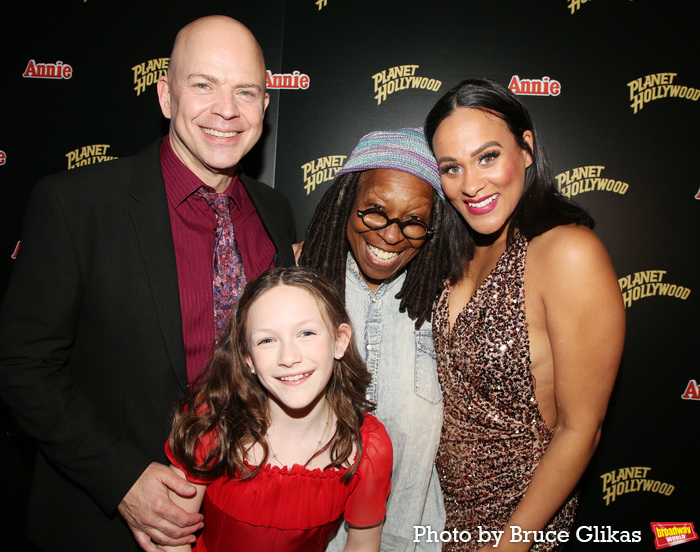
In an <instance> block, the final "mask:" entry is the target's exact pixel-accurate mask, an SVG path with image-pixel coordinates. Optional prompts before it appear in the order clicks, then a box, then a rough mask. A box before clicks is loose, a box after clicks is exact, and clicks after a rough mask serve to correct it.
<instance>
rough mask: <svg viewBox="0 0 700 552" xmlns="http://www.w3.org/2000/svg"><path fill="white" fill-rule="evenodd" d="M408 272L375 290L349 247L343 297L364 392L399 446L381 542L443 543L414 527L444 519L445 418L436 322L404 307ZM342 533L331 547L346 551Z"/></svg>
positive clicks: (420, 546)
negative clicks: (419, 535)
mask: <svg viewBox="0 0 700 552" xmlns="http://www.w3.org/2000/svg"><path fill="white" fill-rule="evenodd" d="M405 278H406V274H405V272H404V273H402V274H400V275H399V276H398V277H397V278H395V279H393V280H391V281H390V282H384V283H382V284H381V285H380V286H379V288H378V289H377V291H376V292H375V293H372V292H371V291H370V289H369V287H368V286H367V284H366V283H365V281H364V280H363V279H362V276H361V275H360V272H359V269H358V267H357V264H356V263H355V261H354V259H353V258H352V256H351V255H348V261H347V265H346V271H345V304H346V307H347V309H348V313H349V314H350V318H351V320H352V324H353V331H354V335H355V343H356V344H357V346H358V348H359V350H360V353H361V354H362V356H363V359H364V361H365V362H366V363H367V368H368V369H369V371H370V372H371V374H372V383H371V384H370V386H369V388H368V390H367V397H368V398H369V399H370V400H371V401H373V402H374V403H376V405H377V410H376V411H375V412H374V415H375V416H376V417H377V418H378V419H379V420H380V421H381V422H382V423H383V424H384V426H385V427H386V430H387V432H388V433H389V437H391V443H392V445H393V447H394V468H393V471H392V475H391V494H390V495H389V500H388V501H387V514H386V519H385V521H384V528H383V530H382V545H381V550H382V551H389V550H401V551H402V552H403V551H414V550H421V551H422V550H434V551H438V550H440V548H441V543H439V542H438V543H426V542H423V541H424V540H427V539H422V541H421V542H418V543H416V542H414V540H415V538H416V537H415V535H416V530H415V529H414V527H416V526H430V527H431V529H432V530H434V531H437V532H438V534H440V532H441V531H442V530H443V528H444V524H445V510H444V506H443V502H442V493H441V491H440V483H439V480H438V476H437V472H436V471H435V468H434V464H433V462H434V460H435V453H436V451H437V446H438V443H439V441H440V428H441V426H442V393H441V391H440V384H439V383H438V379H437V368H436V359H435V350H434V348H433V335H432V327H431V324H430V323H428V322H426V323H424V324H423V325H422V326H421V328H420V329H419V330H416V329H415V322H414V321H413V320H411V319H410V318H409V317H408V314H407V313H405V312H404V313H402V312H399V304H400V301H399V300H398V299H396V297H395V296H396V294H397V293H398V292H399V291H400V290H401V286H402V285H403V282H404V280H405ZM345 539H346V532H345V529H344V524H342V525H341V529H340V530H339V531H338V535H337V537H336V538H334V539H333V540H332V541H331V543H330V544H329V545H328V551H329V552H339V551H342V550H343V547H344V544H345ZM435 540H438V539H435Z"/></svg>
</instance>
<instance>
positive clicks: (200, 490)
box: [160, 464, 207, 552]
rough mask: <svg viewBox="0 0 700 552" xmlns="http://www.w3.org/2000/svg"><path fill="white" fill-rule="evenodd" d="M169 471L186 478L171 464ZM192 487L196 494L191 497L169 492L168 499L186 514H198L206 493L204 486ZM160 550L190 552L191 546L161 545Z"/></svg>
mask: <svg viewBox="0 0 700 552" xmlns="http://www.w3.org/2000/svg"><path fill="white" fill-rule="evenodd" d="M170 469H171V470H173V471H174V472H175V473H176V474H177V475H179V476H180V477H182V478H183V479H186V478H187V476H186V475H185V473H184V472H183V471H182V470H181V469H180V468H176V467H175V466H173V465H172V464H171V465H170ZM192 485H194V487H195V489H197V493H196V494H195V495H194V496H192V497H183V496H180V495H179V494H177V493H175V492H173V491H171V490H169V491H168V492H169V494H170V499H171V500H172V501H173V502H174V503H175V504H177V505H178V506H180V507H181V508H182V509H183V510H185V511H186V512H190V513H193V514H194V513H197V512H199V510H200V508H201V507H202V500H203V499H204V491H206V489H207V486H206V485H200V484H198V483H192ZM160 548H162V549H163V550H168V551H172V552H190V551H191V550H192V545H190V544H185V545H182V546H163V545H161V546H160Z"/></svg>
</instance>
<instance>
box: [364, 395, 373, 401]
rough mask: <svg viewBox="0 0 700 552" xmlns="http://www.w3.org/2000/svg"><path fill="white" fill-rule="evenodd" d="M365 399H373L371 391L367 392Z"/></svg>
mask: <svg viewBox="0 0 700 552" xmlns="http://www.w3.org/2000/svg"><path fill="white" fill-rule="evenodd" d="M365 399H367V400H368V401H369V400H371V399H372V397H371V396H370V394H369V393H367V394H366V395H365Z"/></svg>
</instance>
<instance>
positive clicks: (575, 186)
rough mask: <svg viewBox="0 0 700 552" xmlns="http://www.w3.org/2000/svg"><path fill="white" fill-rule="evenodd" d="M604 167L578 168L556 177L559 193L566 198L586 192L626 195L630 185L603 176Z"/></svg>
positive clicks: (588, 166)
mask: <svg viewBox="0 0 700 552" xmlns="http://www.w3.org/2000/svg"><path fill="white" fill-rule="evenodd" d="M604 169H605V167H604V166H603V165H587V166H584V167H576V168H574V169H570V170H568V171H566V172H563V173H560V174H558V175H557V176H556V179H557V184H558V186H559V192H561V194H562V195H563V196H566V197H569V198H571V197H574V196H577V195H579V194H583V193H586V192H612V193H614V194H620V195H624V194H625V193H627V190H628V189H629V187H630V185H629V184H627V182H622V181H621V180H617V179H615V178H604V177H602V176H601V174H602V172H603V170H604Z"/></svg>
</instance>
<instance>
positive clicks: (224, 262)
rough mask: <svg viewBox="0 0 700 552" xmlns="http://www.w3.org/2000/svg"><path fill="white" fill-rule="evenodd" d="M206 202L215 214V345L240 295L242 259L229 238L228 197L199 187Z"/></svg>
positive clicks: (243, 280)
mask: <svg viewBox="0 0 700 552" xmlns="http://www.w3.org/2000/svg"><path fill="white" fill-rule="evenodd" d="M196 193H197V194H198V195H200V196H202V197H203V198H204V199H206V200H207V203H208V204H209V207H211V208H212V209H214V212H215V213H216V245H215V246H214V281H213V291H214V331H215V333H216V340H217V342H218V341H219V339H221V337H223V332H224V330H225V329H226V326H227V325H228V321H229V317H230V316H231V309H232V308H233V305H234V304H235V303H236V301H238V297H239V296H240V295H241V291H243V286H245V283H246V278H245V271H244V269H243V259H242V258H241V252H240V251H239V249H238V244H237V243H236V237H235V236H234V235H233V222H232V221H231V212H230V210H229V203H228V195H227V194H218V193H216V192H211V191H209V190H208V189H207V188H205V187H203V186H202V187H200V188H198V189H197V192H196Z"/></svg>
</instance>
